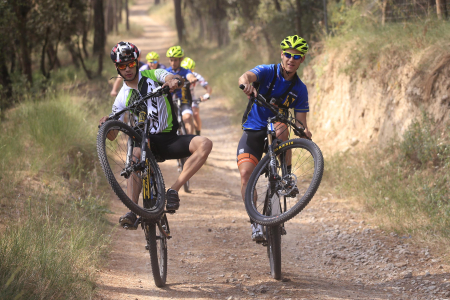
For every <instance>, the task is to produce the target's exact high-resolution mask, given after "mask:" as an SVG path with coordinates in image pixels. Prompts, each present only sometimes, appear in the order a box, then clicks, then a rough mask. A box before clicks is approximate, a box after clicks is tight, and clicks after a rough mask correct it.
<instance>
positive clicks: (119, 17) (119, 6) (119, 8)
mask: <svg viewBox="0 0 450 300" xmlns="http://www.w3.org/2000/svg"><path fill="white" fill-rule="evenodd" d="M118 1H119V3H118V4H117V23H122V9H123V2H122V0H118Z"/></svg>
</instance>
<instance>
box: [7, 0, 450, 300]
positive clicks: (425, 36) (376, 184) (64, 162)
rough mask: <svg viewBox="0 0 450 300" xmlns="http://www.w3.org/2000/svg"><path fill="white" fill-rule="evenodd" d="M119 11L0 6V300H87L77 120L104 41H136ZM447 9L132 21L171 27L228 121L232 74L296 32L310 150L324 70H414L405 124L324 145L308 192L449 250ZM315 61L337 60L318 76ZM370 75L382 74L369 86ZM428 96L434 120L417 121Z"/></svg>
mask: <svg viewBox="0 0 450 300" xmlns="http://www.w3.org/2000/svg"><path fill="white" fill-rule="evenodd" d="M129 5H131V0H62V1H51V0H33V1H27V0H14V1H13V0H6V1H2V2H1V3H0V28H1V29H2V30H1V31H0V34H1V40H2V43H1V44H0V70H1V72H0V118H1V119H0V122H1V130H0V150H1V151H2V152H1V153H2V155H1V158H0V183H1V186H2V192H1V195H0V207H1V211H0V235H1V241H0V286H1V287H2V289H1V290H0V298H2V299H3V298H5V299H6V298H14V297H18V298H21V297H22V298H24V299H33V298H40V299H42V298H58V299H59V298H70V297H73V298H89V297H90V296H91V295H92V294H93V293H95V289H94V287H95V284H94V278H95V270H96V267H97V266H99V265H101V263H102V258H103V257H106V255H105V254H107V250H106V249H107V247H106V245H108V243H109V235H108V229H107V228H108V226H106V224H107V223H106V221H105V214H107V213H108V212H109V211H108V203H107V201H106V200H104V198H103V194H104V191H106V189H108V187H107V186H106V185H105V183H104V181H103V179H102V176H101V174H100V171H99V170H100V168H99V165H98V162H97V159H96V150H95V144H94V142H93V141H95V136H96V128H95V126H92V124H96V122H97V120H98V116H99V115H100V114H101V112H104V111H106V110H108V109H109V107H110V99H109V89H110V86H109V84H108V83H107V82H108V79H109V78H110V77H111V76H113V75H114V74H115V70H114V67H113V66H112V65H111V64H110V63H109V56H108V54H109V51H110V49H111V47H112V46H113V44H114V43H115V42H117V39H118V38H119V37H120V38H123V37H133V36H138V35H139V34H140V32H141V31H142V28H140V27H139V24H130V23H129V22H128V17H127V15H128V6H129ZM449 10H450V1H448V0H345V1H344V0H340V1H339V0H336V1H335V0H323V1H313V0H245V1H244V0H210V1H208V0H173V1H169V0H165V1H164V0H155V2H154V5H153V6H152V7H151V8H150V9H149V11H148V12H146V13H149V14H150V15H151V16H152V17H154V18H158V19H159V20H160V21H161V22H166V23H167V24H169V25H170V26H174V27H175V28H176V29H177V32H178V39H179V42H180V44H181V45H182V46H183V47H184V48H185V50H186V53H187V54H188V56H192V57H193V58H194V59H195V60H196V62H197V69H198V70H199V71H200V72H201V73H202V75H204V76H205V77H207V79H208V81H209V82H210V84H211V85H212V86H213V87H214V90H215V92H218V93H221V94H225V95H227V96H228V97H229V98H230V99H232V101H233V103H234V106H235V112H236V113H235V115H236V123H237V122H238V118H239V117H240V116H241V115H240V114H241V113H242V108H243V107H244V106H245V105H246V102H245V101H243V98H242V96H241V94H240V91H239V89H238V88H237V86H236V82H237V78H238V77H239V76H240V75H241V74H242V73H243V72H244V71H246V70H249V69H251V68H252V67H254V66H255V65H258V64H261V63H276V62H278V61H279V49H278V44H279V42H280V40H281V39H282V38H283V37H285V36H287V35H292V34H299V35H301V36H303V37H304V38H306V39H307V41H308V43H309V45H310V51H309V54H308V58H307V60H306V61H305V63H304V64H302V67H301V69H300V70H299V75H300V77H301V78H302V79H303V78H304V81H305V82H307V83H308V84H309V86H311V87H312V88H311V89H310V101H311V106H312V114H311V116H310V118H311V122H310V126H311V128H317V130H316V131H313V132H314V133H315V135H316V137H317V138H315V140H316V141H317V143H318V144H319V146H320V147H321V148H323V149H327V139H330V137H329V136H327V135H326V132H327V129H326V126H325V125H324V126H322V127H323V128H324V129H323V131H320V128H321V123H320V120H319V119H320V118H319V116H321V111H323V110H327V109H328V110H329V107H327V106H326V105H325V104H321V105H322V106H320V105H319V104H320V102H318V100H317V99H327V98H326V97H327V93H328V94H329V95H331V94H330V93H329V92H328V91H329V88H327V87H326V86H324V85H323V82H326V81H327V80H328V79H327V77H326V75H327V74H328V73H329V74H331V73H333V72H334V73H335V74H337V75H336V78H339V80H340V79H345V80H348V81H349V82H350V83H351V85H354V86H357V85H361V84H363V83H365V82H373V83H374V85H376V86H380V87H381V88H384V89H386V90H387V89H388V86H389V84H387V83H386V82H388V81H389V80H391V79H393V78H394V77H395V76H396V73H395V72H388V71H386V70H387V69H392V70H396V69H400V68H401V67H402V66H403V65H407V64H408V63H409V62H410V61H417V63H416V64H415V65H414V68H415V69H414V70H415V71H414V72H413V75H412V77H414V76H416V77H417V78H418V80H419V81H423V82H425V83H427V85H426V86H424V87H423V89H422V91H420V90H414V89H412V92H411V93H416V94H417V95H416V98H418V99H419V100H416V102H414V103H413V104H412V105H413V106H414V107H415V108H416V110H415V112H417V111H419V112H420V115H418V114H417V113H414V114H411V115H410V116H409V119H408V122H407V123H405V124H408V126H404V129H402V130H397V131H396V130H393V132H394V134H393V135H392V136H390V137H389V139H384V142H383V143H382V144H380V143H379V142H377V141H374V139H369V140H367V141H366V140H363V139H362V138H360V142H359V143H358V142H357V141H359V140H351V141H350V144H351V147H347V148H339V149H338V150H339V151H334V152H333V151H325V154H326V155H325V156H326V172H325V178H324V183H323V185H325V186H328V188H330V189H333V190H334V192H337V193H341V194H342V195H344V196H347V197H350V198H352V199H354V201H355V202H358V203H360V204H362V205H363V206H364V207H365V209H366V212H367V215H368V218H373V219H374V222H376V223H377V224H380V226H382V227H385V228H387V229H390V230H394V231H397V232H399V233H402V234H403V233H406V234H411V235H412V236H413V237H414V239H415V241H416V242H420V243H423V242H425V243H431V244H433V245H438V246H439V247H441V248H442V249H448V245H449V243H448V241H449V236H450V221H449V220H450V218H449V216H450V199H449V195H450V183H449V182H450V178H449V176H450V175H449V173H450V172H448V168H449V167H450V158H449V157H450V155H449V154H450V146H449V143H450V127H449V124H448V115H449V114H448V101H449V100H448V93H449V92H450V88H449V86H450V85H449V84H448V83H447V82H448V80H447V81H445V78H448V77H449V72H450V71H449V62H450V50H449V49H450V47H448V46H449V45H448V42H447V41H449V40H450V25H449V14H450V12H449ZM191 54H192V55H191ZM339 54H342V55H344V54H345V56H339ZM160 55H162V56H163V55H164V53H160ZM327 57H334V58H336V59H335V61H337V62H340V63H341V65H337V66H336V67H335V68H334V71H333V68H330V66H331V65H332V64H331V61H332V60H331V59H329V58H327ZM380 57H381V58H380ZM417 57H419V58H420V59H419V58H417ZM426 57H428V58H430V57H432V58H436V59H437V60H436V61H431V60H430V59H428V60H427V59H425V58H426ZM199 58H201V59H199ZM383 59H384V60H383ZM386 61H387V62H388V63H386V64H385V65H383V62H386ZM380 62H381V63H380ZM389 62H393V63H392V64H391V63H389ZM380 64H381V67H378V66H379V65H380ZM377 68H378V69H381V70H385V72H384V73H383V75H382V76H380V75H377V76H376V74H375V71H377ZM383 68H384V69H383ZM374 74H375V75H374ZM381 78H383V80H382V79H381ZM443 78H444V79H443ZM329 80H332V79H329ZM333 80H334V81H335V82H336V79H335V78H334V79H333ZM389 89H390V88H389ZM363 92H364V91H363ZM365 93H366V94H368V92H367V91H365ZM446 93H447V94H446ZM445 95H447V97H445ZM438 98H439V99H438ZM430 99H431V100H430ZM433 99H434V100H433ZM422 100H426V101H422ZM438 100H439V101H438ZM386 101H388V97H386ZM433 101H434V102H436V103H437V102H439V103H438V104H439V106H438V108H439V109H438V111H440V115H439V114H438V113H435V114H433V112H432V111H429V109H428V108H429V107H431V106H433V105H434V104H433V103H434V102H433ZM321 103H323V102H321ZM436 105H437V104H436ZM341 106H342V105H341ZM445 109H447V110H445ZM316 113H318V115H317V116H316V115H315V114H316ZM358 113H359V112H358ZM359 114H360V113H359ZM362 114H363V116H364V112H363V113H362ZM349 115H351V113H349ZM438 116H442V117H438ZM387 118H388V117H387ZM347 122H348V123H351V122H352V121H351V120H350V119H348V120H347ZM328 131H329V130H328ZM322 133H323V134H322ZM338 133H339V132H338V131H336V134H338ZM320 136H322V138H321V137H320ZM340 137H341V139H344V137H343V136H342V135H341V136H340ZM349 138H350V139H351V136H350V135H349V136H346V137H345V139H349ZM332 142H335V141H333V140H332ZM354 143H357V144H358V146H357V147H353V146H355V145H352V144H354ZM80 220H82V222H80ZM43 266H45V267H43ZM61 270H63V272H62V271H61ZM61 274H64V276H61ZM18 298H17V299H18Z"/></svg>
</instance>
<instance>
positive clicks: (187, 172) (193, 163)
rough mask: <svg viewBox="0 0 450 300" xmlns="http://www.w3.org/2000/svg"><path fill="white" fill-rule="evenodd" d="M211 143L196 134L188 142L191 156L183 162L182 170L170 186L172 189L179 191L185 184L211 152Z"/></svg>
mask: <svg viewBox="0 0 450 300" xmlns="http://www.w3.org/2000/svg"><path fill="white" fill-rule="evenodd" d="M212 146H213V143H212V142H211V141H210V140H209V139H207V138H205V137H202V136H196V137H194V138H193V139H192V140H191V143H190V144H189V151H190V152H191V153H192V154H191V156H190V157H189V158H188V159H187V160H186V162H185V163H184V167H183V171H182V172H181V173H180V175H179V176H178V178H177V180H176V181H175V183H174V184H173V185H172V186H171V187H170V188H171V189H173V190H176V191H179V190H180V188H181V187H182V186H183V184H185V183H186V182H187V181H188V180H189V179H190V178H191V177H192V176H193V175H194V174H195V173H196V172H197V171H198V170H199V169H200V168H201V167H202V166H203V164H204V163H205V162H206V159H207V158H208V155H209V153H211V149H212Z"/></svg>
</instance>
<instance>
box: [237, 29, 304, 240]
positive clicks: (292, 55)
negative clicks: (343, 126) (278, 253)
mask: <svg viewBox="0 0 450 300" xmlns="http://www.w3.org/2000/svg"><path fill="white" fill-rule="evenodd" d="M280 48H281V63H280V64H277V65H275V64H273V65H259V66H256V67H255V68H253V69H252V70H250V71H247V72H245V73H244V74H242V76H241V77H240V78H239V84H240V85H241V84H243V85H244V86H245V88H244V90H243V92H244V93H245V94H246V95H247V97H248V98H249V99H250V98H251V96H253V95H254V96H256V95H257V94H258V93H259V94H262V95H264V96H265V98H266V99H268V100H270V99H272V98H275V99H277V102H276V103H277V104H278V105H279V106H281V107H283V108H292V109H294V112H295V118H296V119H297V120H299V121H301V122H302V123H303V125H304V128H305V133H306V135H307V136H308V137H311V136H312V134H311V132H310V131H309V129H308V126H307V123H306V115H307V113H308V111H309V105H308V91H307V89H306V86H305V84H304V83H303V82H302V81H301V80H300V78H299V77H298V75H297V69H298V68H299V67H300V64H301V63H303V62H304V61H305V54H306V53H307V52H308V44H307V43H306V41H305V40H304V39H303V38H301V37H299V36H297V35H293V36H288V37H286V38H285V39H284V40H283V41H282V42H281V43H280ZM272 116H273V113H272V112H271V111H270V110H268V109H267V108H265V107H261V106H258V105H256V104H255V103H254V102H252V101H249V104H248V106H247V109H246V111H245V113H244V116H243V118H242V129H243V134H242V137H241V139H240V141H239V145H238V149H237V164H238V168H239V173H240V175H241V194H242V199H245V189H246V188H247V182H248V180H249V178H250V175H251V174H252V172H253V170H254V169H255V167H256V165H257V164H258V162H259V160H260V159H261V157H262V154H263V149H264V142H265V141H264V139H265V138H266V136H267V134H266V126H267V119H268V118H269V117H272ZM298 125H299V126H301V125H300V124H298ZM275 126H276V132H277V137H278V138H279V139H281V140H283V141H285V140H287V139H288V138H289V137H288V135H289V132H288V131H287V130H286V129H287V128H286V125H284V124H281V123H278V124H275ZM252 239H253V240H254V241H263V240H264V236H263V231H262V226H261V225H258V224H256V223H254V224H252Z"/></svg>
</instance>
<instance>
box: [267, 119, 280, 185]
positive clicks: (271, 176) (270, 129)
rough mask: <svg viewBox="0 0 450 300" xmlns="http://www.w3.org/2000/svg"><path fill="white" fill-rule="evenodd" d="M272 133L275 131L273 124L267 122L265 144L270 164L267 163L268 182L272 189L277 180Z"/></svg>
mask: <svg viewBox="0 0 450 300" xmlns="http://www.w3.org/2000/svg"><path fill="white" fill-rule="evenodd" d="M273 133H275V129H274V128H273V123H271V122H269V124H267V143H268V147H267V148H268V153H269V156H270V162H269V169H270V172H269V181H270V185H271V187H274V184H275V182H276V180H277V179H278V174H277V157H276V155H275V152H274V150H273V144H272V142H273Z"/></svg>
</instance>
